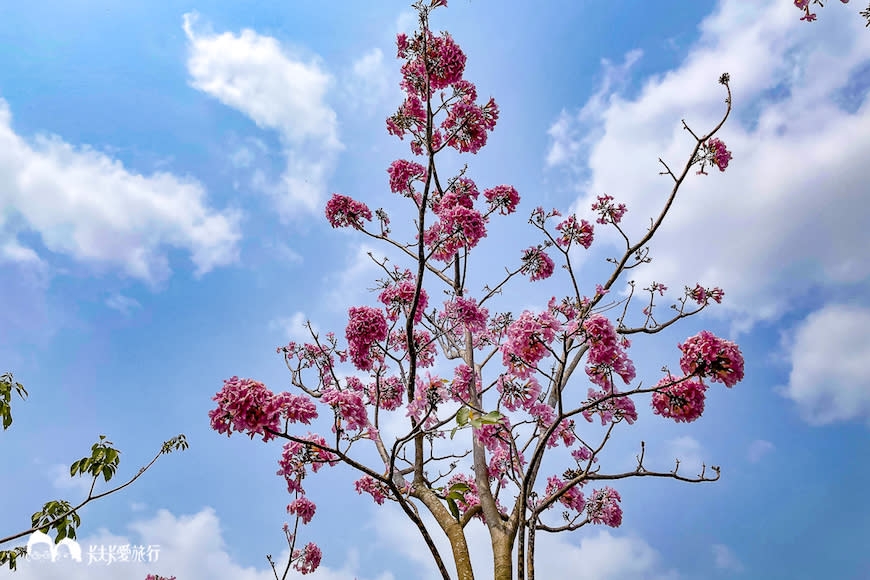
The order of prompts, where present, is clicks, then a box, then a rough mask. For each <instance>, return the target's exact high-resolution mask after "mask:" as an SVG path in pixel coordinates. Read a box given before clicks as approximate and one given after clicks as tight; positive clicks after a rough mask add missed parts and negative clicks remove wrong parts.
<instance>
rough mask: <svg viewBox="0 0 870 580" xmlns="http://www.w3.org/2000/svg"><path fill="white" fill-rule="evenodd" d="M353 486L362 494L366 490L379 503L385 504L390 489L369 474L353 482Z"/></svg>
mask: <svg viewBox="0 0 870 580" xmlns="http://www.w3.org/2000/svg"><path fill="white" fill-rule="evenodd" d="M353 486H354V488H356V492H357V493H358V494H360V495H362V494H363V492H365V493H367V494H369V495H371V496H372V499H374V500H375V503H377V504H378V505H383V504H384V500H385V499H387V493H388V490H387V489H386V487H385V486H384V484H383V483H381V482H379V481H377V480H375V479H374V478H373V477H371V476H369V475H363V476H362V477H361V478H360V479H358V480H356V481H355V482H354V483H353Z"/></svg>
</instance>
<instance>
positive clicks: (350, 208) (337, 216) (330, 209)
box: [326, 193, 372, 229]
mask: <svg viewBox="0 0 870 580" xmlns="http://www.w3.org/2000/svg"><path fill="white" fill-rule="evenodd" d="M360 218H363V219H365V220H367V221H372V212H371V210H370V209H369V208H368V206H367V205H366V204H364V203H363V202H361V201H355V200H353V199H351V198H350V197H348V196H346V195H339V194H337V193H334V194H332V199H330V200H329V201H328V202H326V219H327V220H328V221H329V225H331V226H332V227H334V228H346V227H347V226H351V227H354V228H356V229H361V228H362V222H361V221H360Z"/></svg>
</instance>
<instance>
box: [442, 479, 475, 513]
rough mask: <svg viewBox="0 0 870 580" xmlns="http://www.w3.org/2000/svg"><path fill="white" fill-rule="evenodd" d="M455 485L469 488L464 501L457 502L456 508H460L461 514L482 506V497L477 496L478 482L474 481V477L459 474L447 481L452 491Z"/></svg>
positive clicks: (463, 495) (464, 495) (464, 494)
mask: <svg viewBox="0 0 870 580" xmlns="http://www.w3.org/2000/svg"><path fill="white" fill-rule="evenodd" d="M455 483H464V484H465V485H467V486H468V491H466V492H465V493H463V494H462V499H458V500H456V507H457V508H459V512H460V513H462V514H464V513H465V512H467V511H468V510H469V509H471V508H472V507H474V506H476V505H479V504H480V496H478V494H477V482H475V481H474V476H473V475H466V474H464V473H457V474H456V475H454V476H453V477H451V478H450V479H449V480H448V481H447V489H450V487H451V486H452V485H453V484H455ZM479 519H480V518H479Z"/></svg>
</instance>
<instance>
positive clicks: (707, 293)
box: [686, 284, 725, 304]
mask: <svg viewBox="0 0 870 580" xmlns="http://www.w3.org/2000/svg"><path fill="white" fill-rule="evenodd" d="M686 288H687V289H688V286H687V287H686ZM724 296H725V292H723V291H722V289H721V288H718V287H715V288H713V289H712V290H710V289H709V288H703V287H701V285H700V284H695V287H694V288H692V290H690V291H689V297H690V298H691V299H692V300H694V301H695V302H697V303H698V304H707V303H708V302H709V299H710V298H712V299H713V300H715V301H716V304H722V298H723V297H724Z"/></svg>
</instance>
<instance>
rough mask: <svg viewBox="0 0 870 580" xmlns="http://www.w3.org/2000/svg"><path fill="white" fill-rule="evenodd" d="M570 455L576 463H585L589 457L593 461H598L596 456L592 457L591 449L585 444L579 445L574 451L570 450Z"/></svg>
mask: <svg viewBox="0 0 870 580" xmlns="http://www.w3.org/2000/svg"><path fill="white" fill-rule="evenodd" d="M571 457H573V458H574V460H575V461H576V462H577V463H578V464H580V463H585V462H587V461H589V460H590V459H591V460H592V461H593V462H597V461H598V458H597V457H592V450H590V449H589V448H588V447H586V445H583V446H581V447H578V448H577V449H575V450H574V451H572V452H571Z"/></svg>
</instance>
